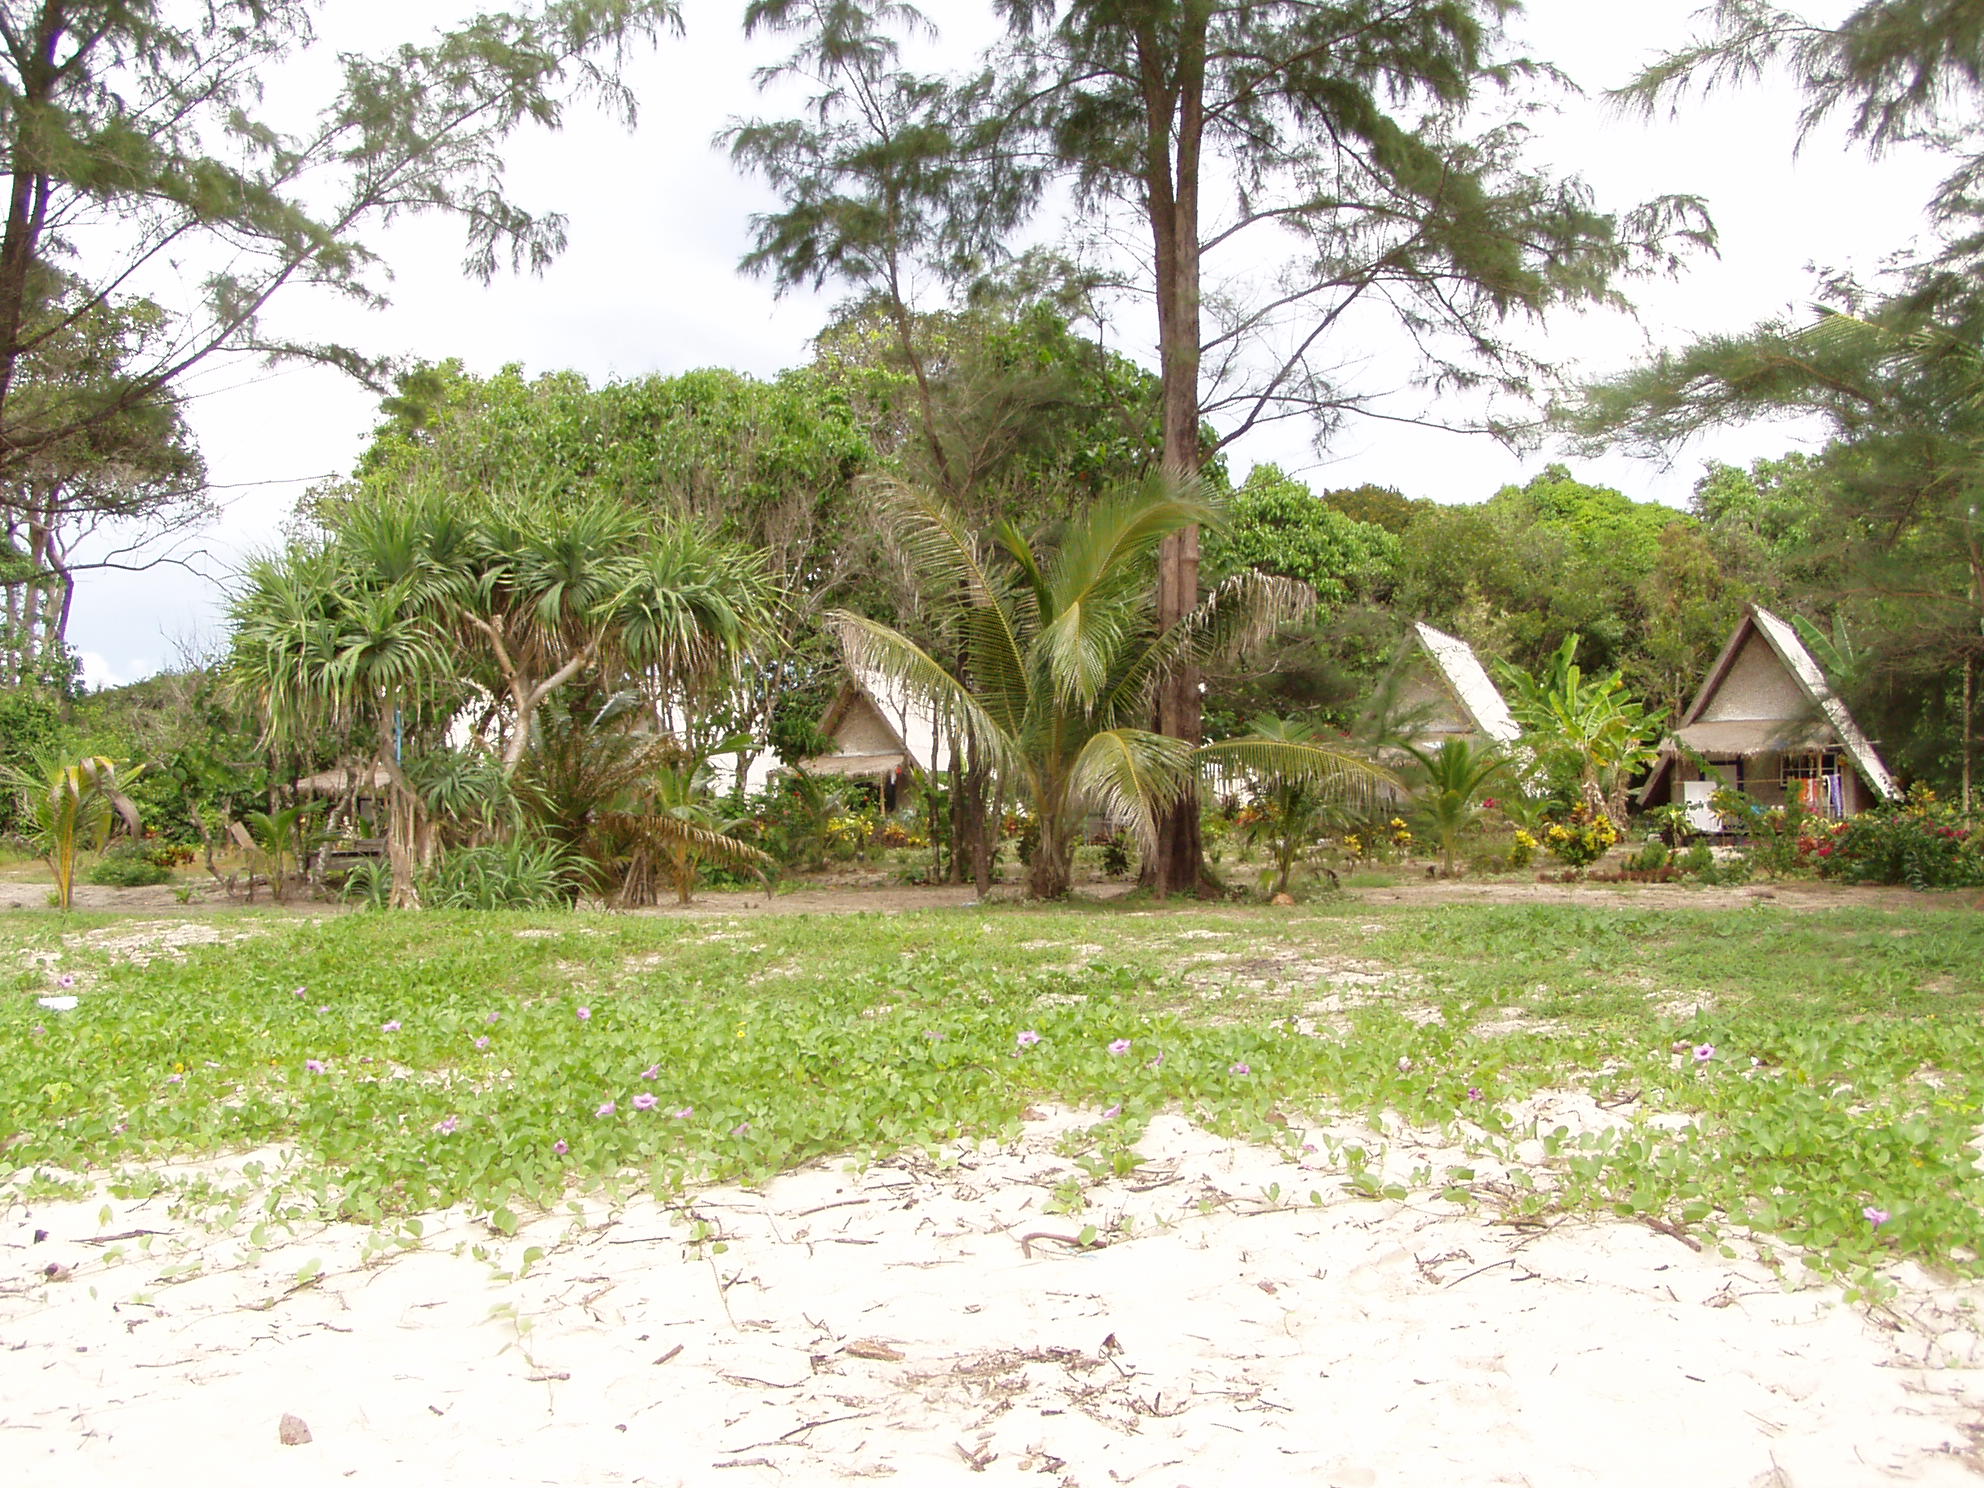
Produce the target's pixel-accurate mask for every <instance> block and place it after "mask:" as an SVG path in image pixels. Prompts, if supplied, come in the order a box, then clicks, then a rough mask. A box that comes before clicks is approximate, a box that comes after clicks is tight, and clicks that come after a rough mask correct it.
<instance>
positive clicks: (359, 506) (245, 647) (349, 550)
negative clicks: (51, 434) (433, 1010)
mask: <svg viewBox="0 0 1984 1488" xmlns="http://www.w3.org/2000/svg"><path fill="white" fill-rule="evenodd" d="M326 515H327V517H328V519H329V524H330V526H331V532H332V535H331V536H330V537H329V538H328V539H327V540H325V541H324V542H322V543H320V544H318V545H316V546H306V547H298V548H292V549H291V550H290V551H289V552H288V553H285V554H283V555H280V556H277V557H270V558H263V559H258V560H256V561H254V562H253V563H251V564H250V565H249V567H248V569H247V571H246V574H245V575H244V578H245V583H244V584H243V587H242V591H241V593H240V595H239V596H238V597H237V600H236V602H235V607H234V619H235V636H234V660H233V665H232V670H233V676H234V679H235V682H236V684H237V685H238V686H239V688H240V689H241V691H242V692H243V693H245V694H246V695H248V696H249V697H251V698H253V699H254V701H255V702H256V704H257V705H258V706H259V708H260V709H261V711H262V715H263V717H264V719H265V723H266V727H267V730H268V732H269V734H270V735H271V737H272V738H300V737H306V736H308V735H310V734H312V733H313V732H314V731H317V730H322V729H325V728H329V729H331V730H333V731H334V732H338V733H341V734H342V735H343V736H344V737H345V738H347V739H348V740H349V741H350V742H351V743H352V745H353V746H354V747H355V748H356V749H358V750H361V751H363V752H364V753H365V754H366V755H368V756H369V758H370V761H371V767H372V769H373V771H374V772H375V775H376V776H377V777H378V778H380V779H382V780H383V781H384V782H385V785H386V793H387V797H388V804H389V808H390V814H391V819H390V824H389V828H388V831H387V833H386V844H387V855H388V857H389V859H390V860H391V863H392V868H393V878H394V888H393V902H394V903H395V904H396V905H400V906H409V905H412V904H413V903H415V902H416V900H417V895H416V891H415V888H414V877H415V868H416V862H415V851H416V843H417V841H418V838H419V835H420V824H421V820H422V814H423V811H424V807H423V804H422V798H421V795H420V793H419V791H418V790H416V789H415V788H414V786H413V784H411V783H410V782H409V781H408V779H407V774H406V770H405V760H406V758H407V755H408V752H409V750H410V749H413V748H417V747H420V746H421V745H423V744H431V743H434V742H437V741H438V736H439V733H440V731H441V728H442V726H444V725H445V724H446V722H447V720H448V718H449V717H450V716H452V715H453V714H455V713H456V712H457V711H458V710H459V709H460V708H462V707H463V706H464V705H465V704H467V703H468V702H469V701H470V700H471V699H473V698H475V697H477V696H478V695H480V696H481V697H483V698H484V699H485V700H493V706H490V707H488V708H487V709H486V713H487V715H488V718H489V719H491V720H494V721H496V722H497V723H498V724H499V725H500V727H499V729H498V734H499V743H498V745H497V746H496V747H497V754H498V758H499V761H500V764H501V767H502V769H503V771H504V773H505V775H514V774H516V772H517V771H518V769H519V767H520V765H521V764H522V763H523V761H524V760H525V758H526V756H527V755H528V753H529V751H530V749H531V748H532V745H533V743H534V742H536V741H537V740H538V739H539V736H540V732H541V731H540V730H539V728H538V727H537V725H538V719H539V716H540V714H541V713H542V712H543V710H544V708H545V707H546V705H547V703H548V702H550V701H551V700H553V699H555V698H557V697H558V696H559V695H560V694H561V693H562V692H563V691H565V690H566V689H569V688H573V687H574V686H575V685H576V684H578V683H580V682H581V680H583V682H584V684H585V686H586V687H587V688H589V689H590V690H592V691H593V692H596V693H606V694H611V693H613V692H616V691H625V692H627V693H629V694H631V695H633V696H636V697H638V698H640V699H641V700H643V701H644V702H645V703H647V704H648V705H649V707H650V710H651V711H652V712H663V713H665V712H668V711H670V710H673V711H675V712H677V713H678V714H680V713H686V712H687V711H688V710H689V709H690V708H691V707H692V706H693V704H694V701H695V698H696V696H697V694H698V691H699V689H704V688H708V687H710V686H711V685H712V684H713V683H714V682H715V681H716V680H717V679H719V678H720V677H721V676H722V675H723V674H724V672H725V671H726V669H728V668H731V667H734V666H735V665H737V664H738V662H739V658H740V656H741V654H742V653H743V652H744V651H745V650H746V649H747V648H749V647H751V646H753V645H755V644H757V643H758V642H760V641H761V640H762V639H763V638H764V637H765V635H766V634H767V633H768V632H769V630H770V618H769V617H770V615H771V613H772V612H773V610H774V607H775V602H776V596H775V592H774V589H773V586H772V584H771V582H770V580H769V579H768V578H767V577H766V574H765V570H764V566H763V564H762V562H761V561H760V560H759V559H758V557H757V556H756V555H753V554H748V553H743V552H740V551H738V550H736V549H734V548H731V547H729V546H727V545H725V544H723V543H720V542H718V541H717V540H716V539H714V538H712V537H710V536H709V535H708V534H707V533H705V532H704V531H703V530H702V529H701V528H699V527H696V526H695V525H694V524H691V523H686V522H676V521H672V520H669V519H658V518H655V517H653V516H652V515H650V514H645V513H637V512H634V511H632V510H631V509H626V508H620V507H617V506H614V505H613V504H611V503H607V502H603V501H585V502H580V503H578V504H577V505H575V506H568V507H567V508H564V509H560V508H558V507H556V506H554V505H553V504H552V503H550V502H549V501H548V500H535V499H530V498H526V497H518V498H510V499H505V500H501V501H476V502H468V501H459V500H453V499H450V498H448V497H445V496H442V495H438V494H432V493H421V492H413V493H403V494H401V495H399V496H397V497H395V496H392V495H389V494H384V493H377V492H366V491H360V492H358V493H356V494H354V495H352V496H350V497H347V498H346V499H344V500H343V501H341V502H338V503H335V504H334V505H332V506H330V507H328V508H327V510H326ZM583 716H585V717H590V716H591V715H590V714H589V713H588V714H585V715H583ZM486 721H488V720H486ZM414 723H420V724H422V725H424V734H425V737H422V736H420V735H419V734H416V733H415V732H414V730H413V728H412V725H413V724H414Z"/></svg>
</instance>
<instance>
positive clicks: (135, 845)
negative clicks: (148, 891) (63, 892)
mask: <svg viewBox="0 0 1984 1488" xmlns="http://www.w3.org/2000/svg"><path fill="white" fill-rule="evenodd" d="M83 878H84V881H85V882H87V883H93V884H95V885H97V886H98V887H99V888H105V889H144V888H150V887H151V886H152V885H154V884H162V883H166V882H168V881H169V880H170V879H171V878H172V870H171V869H170V868H168V867H167V866H166V865H165V864H164V863H161V862H159V861H158V854H155V853H154V852H152V851H151V844H150V843H146V842H132V841H130V840H128V839H127V840H125V841H123V842H120V843H118V844H117V845H116V846H114V847H112V848H111V849H110V850H109V851H108V852H106V853H105V854H104V855H103V856H102V857H100V858H98V859H97V860H96V862H95V863H93V864H92V865H91V866H90V870H89V872H88V873H86V874H84V875H83Z"/></svg>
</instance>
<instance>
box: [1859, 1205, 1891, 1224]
mask: <svg viewBox="0 0 1984 1488" xmlns="http://www.w3.org/2000/svg"><path fill="white" fill-rule="evenodd" d="M1860 1212H1861V1213H1862V1214H1864V1215H1866V1216H1867V1222H1868V1223H1869V1224H1871V1225H1873V1227H1874V1228H1875V1229H1877V1230H1878V1229H1879V1228H1880V1227H1881V1226H1882V1225H1884V1224H1886V1223H1887V1222H1888V1221H1889V1220H1891V1219H1893V1218H1894V1216H1893V1215H1892V1214H1890V1213H1888V1212H1887V1210H1885V1209H1876V1208H1875V1207H1874V1206H1873V1205H1872V1204H1869V1205H1868V1206H1867V1207H1866V1208H1865V1209H1862V1210H1861V1211H1860Z"/></svg>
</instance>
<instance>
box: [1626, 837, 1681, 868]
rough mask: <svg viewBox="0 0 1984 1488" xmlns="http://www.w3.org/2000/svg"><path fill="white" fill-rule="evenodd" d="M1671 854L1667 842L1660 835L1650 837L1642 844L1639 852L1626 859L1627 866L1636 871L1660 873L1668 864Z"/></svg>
mask: <svg viewBox="0 0 1984 1488" xmlns="http://www.w3.org/2000/svg"><path fill="white" fill-rule="evenodd" d="M1670 856H1671V854H1670V853H1669V852H1668V850H1667V844H1666V843H1664V842H1662V841H1661V840H1660V839H1659V838H1658V837H1649V838H1647V839H1646V841H1644V842H1642V843H1641V844H1640V848H1639V851H1638V852H1636V853H1634V854H1633V855H1632V856H1631V857H1630V858H1628V859H1626V866H1627V867H1628V868H1629V869H1631V870H1632V871H1633V872H1635V873H1658V872H1659V871H1660V870H1661V869H1662V868H1665V867H1666V866H1667V861H1668V858H1669V857H1670Z"/></svg>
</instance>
